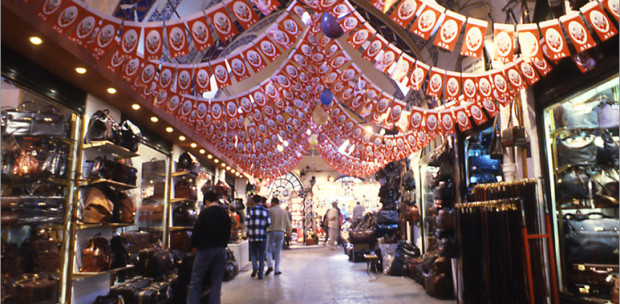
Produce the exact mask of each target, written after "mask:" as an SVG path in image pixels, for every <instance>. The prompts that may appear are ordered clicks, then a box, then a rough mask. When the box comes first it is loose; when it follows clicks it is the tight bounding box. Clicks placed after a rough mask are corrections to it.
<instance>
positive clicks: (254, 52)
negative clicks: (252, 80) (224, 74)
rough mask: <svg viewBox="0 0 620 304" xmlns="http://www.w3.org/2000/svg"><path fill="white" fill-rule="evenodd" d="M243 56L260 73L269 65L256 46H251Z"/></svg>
mask: <svg viewBox="0 0 620 304" xmlns="http://www.w3.org/2000/svg"><path fill="white" fill-rule="evenodd" d="M242 54H243V57H245V59H246V60H247V61H248V65H249V66H250V67H252V69H253V70H254V72H255V73H258V72H259V71H261V70H262V69H263V68H265V67H266V66H267V62H265V60H264V59H263V57H262V56H261V55H260V53H259V51H258V48H257V47H256V46H250V47H248V48H247V49H245V50H244V51H243V52H242Z"/></svg>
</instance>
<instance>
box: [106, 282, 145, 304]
mask: <svg viewBox="0 0 620 304" xmlns="http://www.w3.org/2000/svg"><path fill="white" fill-rule="evenodd" d="M152 283H153V280H152V279H150V278H136V279H133V280H131V281H128V282H125V283H123V284H120V285H117V286H114V287H112V288H110V295H114V296H116V295H119V296H121V297H123V300H124V302H125V304H134V303H135V302H134V298H133V295H134V294H135V293H136V292H137V291H138V290H142V289H144V288H147V287H149V286H151V284H152Z"/></svg>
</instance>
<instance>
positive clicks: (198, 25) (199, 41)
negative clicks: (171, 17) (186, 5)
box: [187, 11, 215, 52]
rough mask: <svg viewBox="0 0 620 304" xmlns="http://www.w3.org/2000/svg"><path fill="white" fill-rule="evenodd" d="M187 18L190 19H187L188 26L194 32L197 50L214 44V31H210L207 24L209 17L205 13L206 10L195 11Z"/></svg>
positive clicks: (193, 37) (193, 38)
mask: <svg viewBox="0 0 620 304" xmlns="http://www.w3.org/2000/svg"><path fill="white" fill-rule="evenodd" d="M187 19H188V20H189V21H187V26H188V27H189V31H190V33H191V34H192V40H193V41H194V47H195V48H196V51H198V52H200V51H202V50H206V49H208V48H210V47H211V46H213V44H214V43H215V41H214V40H213V33H211V32H210V30H209V27H208V26H207V17H206V16H205V15H204V12H202V11H200V12H198V13H195V14H193V15H191V16H189V17H188V18H187Z"/></svg>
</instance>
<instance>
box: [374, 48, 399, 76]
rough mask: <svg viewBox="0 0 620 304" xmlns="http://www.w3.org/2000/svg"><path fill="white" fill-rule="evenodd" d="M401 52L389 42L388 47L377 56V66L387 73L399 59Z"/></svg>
mask: <svg viewBox="0 0 620 304" xmlns="http://www.w3.org/2000/svg"><path fill="white" fill-rule="evenodd" d="M400 52H401V51H400V50H399V49H398V48H396V47H395V46H394V45H392V44H388V46H387V48H385V50H383V51H382V52H380V53H379V55H377V56H376V57H375V68H377V69H378V70H379V71H382V72H383V73H387V71H388V69H389V68H390V67H391V66H392V65H393V64H394V62H395V61H396V59H398V57H399V55H400Z"/></svg>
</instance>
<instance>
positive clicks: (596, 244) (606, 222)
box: [563, 212, 620, 264]
mask: <svg viewBox="0 0 620 304" xmlns="http://www.w3.org/2000/svg"><path fill="white" fill-rule="evenodd" d="M563 222H564V231H565V233H564V240H565V246H566V250H565V252H566V261H567V262H568V263H591V264H618V236H619V232H618V229H620V220H618V218H610V217H607V216H605V215H603V214H602V213H596V212H593V213H589V214H585V215H584V214H580V213H578V214H567V215H565V216H564V219H563Z"/></svg>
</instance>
